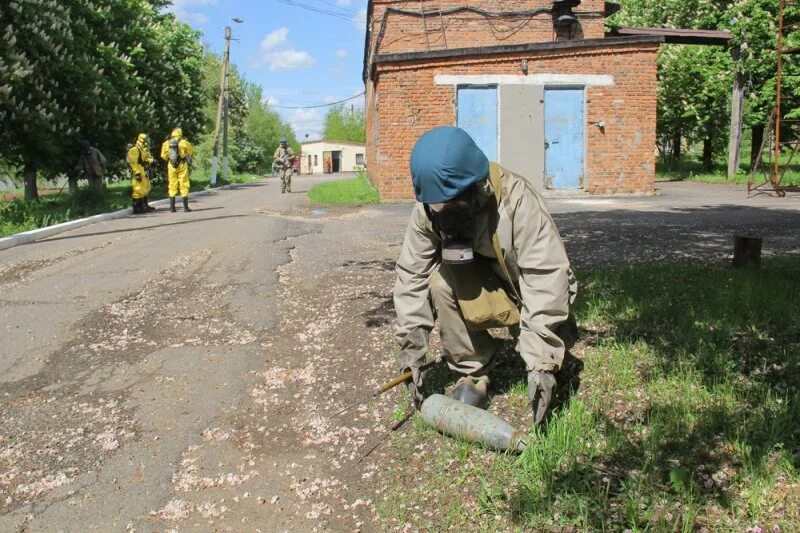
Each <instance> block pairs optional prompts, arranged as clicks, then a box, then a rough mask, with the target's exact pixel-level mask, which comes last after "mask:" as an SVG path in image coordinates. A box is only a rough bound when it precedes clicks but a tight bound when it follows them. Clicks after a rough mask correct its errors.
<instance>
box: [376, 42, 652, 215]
mask: <svg viewBox="0 0 800 533" xmlns="http://www.w3.org/2000/svg"><path fill="white" fill-rule="evenodd" d="M657 50H658V45H657V44H628V45H619V46H614V47H595V48H584V49H578V50H576V49H572V50H559V51H550V52H540V53H536V54H530V53H528V54H505V55H502V56H500V55H497V56H482V57H471V58H469V57H468V58H446V59H437V60H427V61H415V62H403V63H393V64H379V65H378V68H377V76H376V81H375V87H374V89H373V87H371V83H372V82H370V81H369V80H368V82H367V85H368V93H367V125H368V126H367V127H368V130H367V146H368V149H367V150H368V154H369V155H368V157H369V161H368V164H369V166H368V168H369V175H370V180H371V181H372V182H373V183H374V184H375V185H376V186H377V187H378V188H379V189H380V191H381V196H382V198H383V199H386V200H397V199H406V198H412V197H413V193H412V188H411V177H410V174H409V167H408V159H409V156H410V154H411V148H412V146H413V144H414V142H415V140H416V139H417V138H418V137H419V136H420V135H421V134H422V133H424V132H425V131H427V130H428V129H430V128H432V127H435V126H441V125H454V124H455V97H456V93H455V87H453V86H447V85H435V83H434V79H433V78H434V75H436V74H519V62H520V60H522V59H527V60H528V72H529V74H536V73H559V74H610V75H612V76H613V77H614V86H612V87H591V88H590V89H589V90H588V95H587V98H588V102H587V117H586V120H587V125H586V131H587V148H586V158H587V173H588V175H587V176H585V181H584V183H585V189H586V191H587V192H590V193H605V192H625V193H633V192H650V191H652V190H653V185H654V183H653V180H654V174H655V153H654V149H655V130H656V52H657ZM373 90H374V92H373ZM370 100H372V102H370ZM599 120H602V121H604V122H605V129H604V131H601V130H600V128H598V127H597V126H594V125H590V124H588V122H589V121H599ZM501 128H502V125H501Z"/></svg>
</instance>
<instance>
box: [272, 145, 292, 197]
mask: <svg viewBox="0 0 800 533" xmlns="http://www.w3.org/2000/svg"><path fill="white" fill-rule="evenodd" d="M287 143H288V141H287V140H286V137H281V143H280V145H279V146H278V149H277V150H275V155H274V156H272V159H273V164H276V163H277V166H278V171H279V172H280V175H281V194H283V193H285V192H292V172H294V168H293V166H292V164H293V163H294V158H295V155H294V151H293V150H292V147H291V146H289V145H288V144H287Z"/></svg>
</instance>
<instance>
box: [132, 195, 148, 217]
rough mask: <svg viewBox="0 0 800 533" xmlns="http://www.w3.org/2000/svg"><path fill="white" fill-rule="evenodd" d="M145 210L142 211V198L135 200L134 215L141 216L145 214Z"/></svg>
mask: <svg viewBox="0 0 800 533" xmlns="http://www.w3.org/2000/svg"><path fill="white" fill-rule="evenodd" d="M144 212H145V211H144V209H142V200H141V198H139V199H136V200H133V214H134V215H141V214H142V213H144Z"/></svg>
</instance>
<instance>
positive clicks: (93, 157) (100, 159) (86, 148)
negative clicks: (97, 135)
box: [76, 139, 106, 187]
mask: <svg viewBox="0 0 800 533" xmlns="http://www.w3.org/2000/svg"><path fill="white" fill-rule="evenodd" d="M76 170H77V172H78V174H80V175H83V177H85V178H86V179H87V180H89V184H90V185H91V186H93V187H99V186H101V185H103V178H104V177H105V172H106V158H105V156H103V154H102V153H101V152H100V150H98V149H97V148H95V147H93V146H92V145H91V144H90V143H89V141H87V140H86V139H82V140H81V142H80V156H79V157H78V164H77V167H76Z"/></svg>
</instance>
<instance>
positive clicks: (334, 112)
mask: <svg viewBox="0 0 800 533" xmlns="http://www.w3.org/2000/svg"><path fill="white" fill-rule="evenodd" d="M322 135H323V137H324V138H325V139H326V140H328V141H346V142H354V143H363V142H366V139H367V133H366V128H365V126H364V110H363V109H352V108H351V109H350V110H346V109H345V106H344V104H341V105H338V106H332V107H331V108H330V109H329V110H328V113H327V114H326V115H325V126H324V130H323V134H322Z"/></svg>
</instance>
